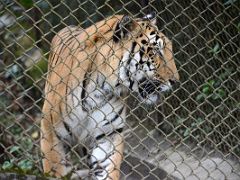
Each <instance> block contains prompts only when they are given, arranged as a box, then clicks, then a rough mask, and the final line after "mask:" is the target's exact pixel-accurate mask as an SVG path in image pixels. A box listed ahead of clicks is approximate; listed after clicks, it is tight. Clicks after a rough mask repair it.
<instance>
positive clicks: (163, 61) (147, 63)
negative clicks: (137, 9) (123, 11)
mask: <svg viewBox="0 0 240 180" xmlns="http://www.w3.org/2000/svg"><path fill="white" fill-rule="evenodd" d="M113 42H114V43H115V46H116V47H117V48H115V49H120V50H121V51H122V52H123V53H122V55H121V57H119V58H120V62H119V69H118V78H119V79H118V81H119V82H120V83H119V82H118V83H119V84H122V85H124V86H125V87H127V88H128V89H129V90H131V91H134V92H137V93H138V94H139V97H140V100H143V101H145V103H148V104H152V103H155V102H156V101H157V100H158V99H159V95H160V93H161V92H164V91H167V90H169V89H171V87H172V85H173V84H174V83H175V82H176V81H178V80H179V74H178V72H177V68H176V65H175V62H174V58H173V51H172V43H171V41H170V40H169V39H168V38H167V37H166V36H165V35H164V34H163V33H162V32H160V31H159V30H158V28H157V26H156V18H155V16H154V15H153V14H150V15H147V16H145V17H144V18H139V19H133V18H131V17H129V16H123V17H122V18H121V19H120V20H119V21H118V23H116V25H115V29H114V33H113Z"/></svg>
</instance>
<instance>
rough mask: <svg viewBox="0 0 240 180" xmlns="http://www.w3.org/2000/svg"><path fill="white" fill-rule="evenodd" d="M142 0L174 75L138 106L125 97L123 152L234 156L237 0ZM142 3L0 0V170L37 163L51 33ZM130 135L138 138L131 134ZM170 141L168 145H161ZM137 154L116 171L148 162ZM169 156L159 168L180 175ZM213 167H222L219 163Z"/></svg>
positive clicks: (238, 90)
mask: <svg viewBox="0 0 240 180" xmlns="http://www.w3.org/2000/svg"><path fill="white" fill-rule="evenodd" d="M149 6H150V7H151V9H154V10H155V11H156V12H157V19H158V27H159V28H160V29H161V30H162V31H163V32H164V33H165V34H166V35H167V36H168V37H169V38H170V39H171V40H172V42H173V47H174V55H175V61H176V63H177V68H178V70H179V74H180V76H181V84H180V86H179V87H178V88H175V89H174V91H173V92H171V93H170V94H166V95H164V97H163V100H162V102H161V103H160V104H159V105H158V107H155V108H149V107H145V106H140V107H139V106H137V104H138V101H137V100H135V99H134V97H132V96H131V97H129V99H130V100H128V104H129V106H130V108H129V110H128V111H129V116H128V123H129V125H128V134H127V135H126V138H127V139H129V142H128V143H127V144H126V151H125V154H126V158H125V162H127V161H128V159H127V158H128V157H131V156H134V155H136V154H137V152H139V149H144V150H143V152H144V153H145V154H147V155H148V156H150V157H149V159H151V163H150V160H149V161H148V159H147V158H146V161H147V162H148V163H150V164H151V165H152V164H153V165H154V167H156V166H157V165H156V164H159V166H160V167H161V163H162V160H161V158H160V159H155V160H152V159H154V158H153V157H156V154H154V153H153V152H152V151H157V152H159V153H158V155H159V154H161V155H165V156H166V157H165V158H166V159H168V160H169V157H170V156H171V154H174V153H177V154H179V156H182V155H181V153H178V150H177V149H182V148H183V147H184V148H183V149H184V150H182V151H183V152H185V153H186V152H187V153H188V154H190V155H191V156H193V157H195V158H196V159H197V160H198V161H199V162H201V159H202V158H206V157H209V158H210V157H211V156H215V155H216V154H217V155H216V156H217V157H218V158H219V157H220V159H222V161H223V162H228V161H227V160H226V159H231V160H233V162H238V163H239V158H240V145H239V144H240V122H239V119H240V118H239V117H240V112H239V111H240V110H239V108H240V86H239V84H240V78H239V77H240V73H239V65H240V63H239V62H240V60H239V53H240V52H239V47H240V41H239V39H240V36H239V33H240V19H239V12H240V1H239V0H209V1H205V0H185V1H182V0H163V1H160V0H151V1H150V5H149ZM147 8H149V7H145V8H142V6H141V4H140V3H139V1H136V0H135V1H134V0H133V1H127V0H116V1H109V0H99V1H93V0H92V1H91V0H85V1H84V0H82V1H80V0H72V1H67V0H62V1H58V0H19V1H16V0H1V2H0V165H1V167H0V170H1V171H12V170H14V171H21V172H26V173H33V174H37V175H38V174H40V173H41V171H42V166H41V154H40V152H39V149H40V147H39V138H40V130H39V120H40V117H41V108H42V102H43V96H42V94H43V91H42V90H43V88H44V82H45V78H46V72H47V58H48V55H49V49H50V47H49V45H50V41H51V39H52V37H53V36H54V35H55V34H56V33H57V32H58V31H59V30H60V29H62V28H63V27H65V26H67V25H80V26H81V27H83V28H86V27H88V26H90V25H91V24H93V23H95V22H97V21H99V20H101V19H104V18H106V17H108V16H110V15H112V14H130V15H133V16H134V17H138V16H141V15H142V14H145V13H146V9H147ZM131 139H136V141H137V142H138V143H135V144H134V143H133V142H131ZM149 139H151V141H149ZM146 142H151V146H154V147H155V149H151V148H150V149H151V150H150V149H148V148H147V147H146ZM161 144H167V145H166V146H164V147H165V148H166V147H167V148H166V149H163V148H164V147H162V146H161ZM173 147H174V148H175V151H172V152H171V153H170V154H167V153H166V152H168V151H167V150H169V149H171V148H173ZM182 151H181V152H182ZM199 151H201V152H202V151H203V152H204V153H203V157H198V155H196V154H198V153H197V152H199ZM147 155H146V157H147ZM196 156H197V157H196ZM134 157H135V158H137V159H139V158H140V157H138V156H137V155H136V156H134ZM183 159H184V158H183ZM225 160H226V161H225ZM169 161H171V160H169ZM147 162H146V163H145V162H142V161H139V162H138V163H136V164H131V162H128V163H129V167H128V169H131V171H130V172H125V176H126V177H128V176H129V177H130V176H131V174H132V173H133V172H134V173H137V176H139V177H141V178H143V177H145V175H143V174H142V173H143V172H141V171H140V170H138V169H137V167H138V165H140V164H144V165H145V166H147V167H150V166H151V165H149V164H147ZM164 162H165V161H164ZM213 162H214V163H215V161H213ZM172 164H173V165H174V166H175V167H176V170H171V171H169V170H166V169H165V171H166V174H167V175H166V176H169V177H170V176H171V175H174V173H175V174H176V172H175V171H177V172H178V173H180V174H181V175H180V177H183V178H185V177H186V176H185V174H184V172H181V170H179V169H178V168H177V167H178V166H180V165H181V164H187V163H186V162H184V160H182V162H180V165H179V164H176V163H175V162H174V161H173V162H172ZM228 164H229V166H231V167H232V168H231V173H230V174H235V175H236V176H238V177H239V176H240V175H239V169H236V167H235V166H234V165H232V163H228ZM188 166H189V165H188ZM201 166H202V167H203V168H205V171H207V172H208V169H206V167H204V166H203V165H201V163H200V164H199V166H197V167H195V168H194V167H192V166H189V167H190V169H192V173H190V175H195V176H197V177H198V174H197V173H194V172H195V171H194V170H195V169H197V168H198V167H201ZM150 169H151V168H150ZM154 170H155V169H154ZM215 170H219V169H218V166H216V168H215V169H214V170H209V171H210V172H208V174H210V175H209V176H211V171H212V172H214V171H215ZM219 171H221V172H222V174H223V175H225V176H226V177H227V175H226V174H224V171H222V170H219ZM150 172H151V173H153V172H154V171H153V170H150ZM190 175H189V176H190ZM155 176H156V175H155ZM187 176H188V175H187ZM234 177H235V176H234ZM199 178H201V177H199Z"/></svg>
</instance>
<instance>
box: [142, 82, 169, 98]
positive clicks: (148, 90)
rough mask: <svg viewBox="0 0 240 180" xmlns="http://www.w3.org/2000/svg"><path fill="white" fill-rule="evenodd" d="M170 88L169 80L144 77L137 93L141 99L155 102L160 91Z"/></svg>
mask: <svg viewBox="0 0 240 180" xmlns="http://www.w3.org/2000/svg"><path fill="white" fill-rule="evenodd" d="M170 89H171V83H170V82H168V81H167V82H161V81H159V80H153V79H145V80H144V81H142V82H141V83H140V84H139V94H140V97H141V99H143V100H150V101H153V102H156V101H157V100H158V99H159V96H160V93H161V92H164V91H168V90H170Z"/></svg>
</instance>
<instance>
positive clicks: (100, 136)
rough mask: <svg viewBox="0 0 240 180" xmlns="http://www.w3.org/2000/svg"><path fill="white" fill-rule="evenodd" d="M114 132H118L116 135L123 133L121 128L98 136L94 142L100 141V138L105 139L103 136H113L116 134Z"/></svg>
mask: <svg viewBox="0 0 240 180" xmlns="http://www.w3.org/2000/svg"><path fill="white" fill-rule="evenodd" d="M116 132H118V133H121V132H123V128H119V129H116V130H115V131H113V132H111V133H110V134H105V133H103V134H100V135H98V136H97V137H96V140H100V139H102V138H103V137H105V136H111V135H113V134H114V133H116Z"/></svg>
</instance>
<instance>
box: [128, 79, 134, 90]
mask: <svg viewBox="0 0 240 180" xmlns="http://www.w3.org/2000/svg"><path fill="white" fill-rule="evenodd" d="M129 83H130V85H129V89H131V90H133V89H132V87H133V84H134V81H132V80H131V79H130V78H129Z"/></svg>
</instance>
